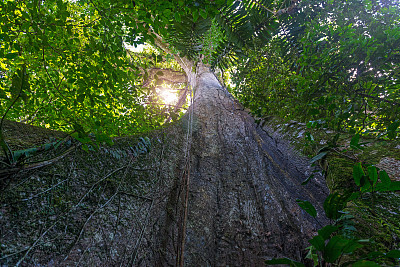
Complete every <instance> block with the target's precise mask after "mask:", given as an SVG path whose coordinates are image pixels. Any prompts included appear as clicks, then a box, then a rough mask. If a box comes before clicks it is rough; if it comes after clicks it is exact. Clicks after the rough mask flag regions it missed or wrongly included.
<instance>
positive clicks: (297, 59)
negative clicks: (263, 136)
mask: <svg viewBox="0 0 400 267" xmlns="http://www.w3.org/2000/svg"><path fill="white" fill-rule="evenodd" d="M373 2H374V3H373ZM302 5H303V7H302V10H301V12H300V13H298V14H294V15H293V16H292V17H291V18H289V19H288V20H287V21H285V22H284V23H283V24H282V26H281V27H280V28H279V30H278V32H277V34H276V35H275V36H274V38H272V39H271V41H270V42H269V43H268V44H267V45H266V46H257V45H255V49H249V50H248V52H249V55H250V56H249V57H248V58H246V59H243V61H242V62H241V63H240V64H238V65H237V69H236V72H235V74H234V75H233V81H234V83H235V84H237V85H238V86H237V87H236V88H235V89H233V92H234V93H235V95H236V96H237V97H238V99H239V100H240V101H242V102H243V103H244V104H245V105H246V106H247V107H249V108H250V109H251V110H252V111H253V113H254V114H255V115H256V116H258V117H262V116H271V115H277V116H280V117H283V118H287V119H293V120H298V121H302V122H306V123H308V125H309V126H310V127H312V128H316V127H317V128H320V127H326V128H330V129H335V130H337V131H349V132H351V133H360V134H363V135H367V134H368V135H373V136H382V135H386V137H387V138H390V139H394V138H395V137H396V135H397V132H396V130H397V128H398V126H399V125H400V117H399V114H400V80H399V77H400V69H399V66H400V18H399V15H398V14H399V12H400V6H399V3H396V2H387V1H382V3H376V2H375V1H326V2H318V3H316V2H313V1H303V2H302ZM260 55H262V56H260Z"/></svg>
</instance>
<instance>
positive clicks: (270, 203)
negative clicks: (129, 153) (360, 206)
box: [158, 65, 328, 266]
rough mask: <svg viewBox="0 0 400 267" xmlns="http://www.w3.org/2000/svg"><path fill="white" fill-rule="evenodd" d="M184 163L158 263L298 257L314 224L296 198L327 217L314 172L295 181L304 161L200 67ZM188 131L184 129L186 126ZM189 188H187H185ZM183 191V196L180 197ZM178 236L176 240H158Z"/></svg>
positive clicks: (250, 262) (257, 262)
mask: <svg viewBox="0 0 400 267" xmlns="http://www.w3.org/2000/svg"><path fill="white" fill-rule="evenodd" d="M195 84H196V87H195V96H194V102H193V104H192V106H191V107H190V109H189V110H188V112H187V114H186V118H184V120H186V121H188V123H189V124H191V125H192V133H191V135H192V138H191V142H190V144H191V149H190V161H189V162H188V164H187V166H186V167H185V168H186V169H187V171H186V172H184V173H185V175H184V176H183V178H182V181H181V186H180V188H183V189H182V192H181V193H180V194H174V195H173V198H174V199H175V200H176V199H178V201H175V202H174V203H176V207H175V210H176V216H175V217H176V218H178V219H177V220H176V225H175V226H174V227H170V226H169V227H168V229H166V228H164V230H163V231H164V232H162V233H161V235H160V236H162V238H164V242H162V243H163V244H164V248H162V249H161V250H163V251H168V247H170V248H172V247H174V248H176V249H175V250H173V249H169V251H176V254H175V255H174V253H170V254H168V253H165V254H164V256H163V257H161V258H160V259H159V261H160V262H159V263H158V264H160V265H166V264H171V265H185V266H261V265H263V262H264V260H265V259H270V258H274V257H282V256H285V257H290V258H294V259H297V260H301V259H302V258H303V256H304V253H305V251H304V248H305V247H306V246H307V240H308V239H309V238H311V237H312V235H313V234H314V233H315V231H316V229H317V228H318V227H319V225H316V221H315V220H314V219H313V218H311V216H309V215H308V214H306V213H305V212H304V211H302V210H301V209H300V208H299V206H298V205H297V203H296V199H302V200H309V201H310V202H312V203H313V204H314V205H315V206H316V208H317V210H318V212H319V216H318V220H319V221H320V223H321V224H324V223H326V220H325V218H324V217H323V216H321V215H320V214H322V213H323V212H322V202H323V200H324V198H325V197H326V195H327V193H328V190H327V188H326V187H325V184H324V182H323V181H322V180H321V179H322V177H319V178H318V179H317V180H314V182H312V183H310V184H309V185H307V186H301V182H302V181H303V180H304V179H305V178H306V176H305V173H306V172H307V171H309V168H310V167H309V166H308V161H307V159H304V158H301V157H300V156H298V155H295V154H294V152H293V151H290V149H289V148H288V145H287V144H283V145H282V143H279V142H277V140H272V139H271V138H270V137H268V135H267V134H266V133H265V132H264V131H263V130H262V129H261V128H259V127H257V125H256V124H255V123H254V120H253V118H252V117H251V116H250V115H249V114H248V113H247V112H245V111H244V110H243V108H242V107H241V106H240V105H239V104H238V103H237V102H236V101H234V99H233V97H232V96H231V95H230V94H229V93H228V92H227V90H226V89H224V88H223V87H222V86H221V85H220V83H219V82H218V80H217V79H216V77H215V75H214V74H213V73H212V72H211V71H210V70H209V69H208V68H207V67H206V66H204V65H199V66H198V68H197V72H196V82H195ZM188 128H189V129H190V127H188ZM187 190H188V191H187ZM186 196H187V197H186ZM167 236H177V239H176V240H175V241H173V240H168V241H167V240H165V238H166V237H167Z"/></svg>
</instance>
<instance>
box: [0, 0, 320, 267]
mask: <svg viewBox="0 0 400 267" xmlns="http://www.w3.org/2000/svg"><path fill="white" fill-rule="evenodd" d="M296 4H297V1H281V2H279V1H227V2H225V1H209V2H207V1H198V2H191V1H186V2H185V1H162V2H160V1H99V2H96V1H92V0H89V1H77V2H63V1H60V0H59V1H46V2H41V1H31V2H29V1H26V2H15V1H7V2H4V3H3V4H2V5H3V6H2V9H1V10H2V16H3V18H4V21H5V22H4V23H3V25H2V32H1V33H3V35H2V38H3V39H4V40H5V45H4V46H2V47H1V49H2V50H1V53H2V55H4V58H3V60H2V61H1V63H2V68H3V69H2V70H1V71H2V75H3V76H4V77H5V79H4V80H3V83H2V85H1V86H2V89H3V90H4V91H5V94H3V98H4V99H5V100H6V101H4V103H3V106H2V108H3V114H4V116H3V119H2V123H3V120H4V118H5V116H6V115H7V116H8V117H13V118H21V117H23V118H24V119H30V117H31V116H35V117H36V118H40V119H41V120H46V121H48V123H51V126H52V127H53V128H57V129H63V130H69V131H74V132H75V138H76V139H77V140H79V141H81V142H82V143H84V144H85V145H86V146H85V147H84V148H85V149H86V150H89V149H91V147H92V146H91V145H92V143H91V142H92V139H93V138H94V137H95V139H96V140H97V141H98V142H99V143H101V142H103V141H110V139H109V138H108V137H107V136H108V135H111V136H115V135H119V134H120V132H122V133H124V134H127V133H130V132H131V129H132V124H133V127H134V128H135V131H136V132H145V131H147V130H149V129H154V128H155V127H156V126H157V123H158V124H160V123H161V122H163V121H164V120H165V116H160V114H157V113H156V112H152V111H149V110H147V109H145V108H144V106H143V105H142V104H141V103H142V100H143V99H144V98H145V97H146V96H145V95H144V94H143V93H142V92H141V89H140V87H139V86H138V84H139V83H140V81H141V79H139V78H138V76H146V75H147V76H148V73H149V72H146V71H144V72H143V69H145V68H146V63H144V64H143V62H142V61H145V62H146V60H145V59H143V58H140V57H136V56H135V55H132V54H126V53H125V49H124V42H127V43H130V44H131V45H137V44H141V43H143V42H145V41H146V42H152V43H154V44H156V45H157V46H158V47H159V48H161V49H163V50H164V51H166V52H168V53H172V54H173V56H174V58H175V60H176V61H177V62H178V63H179V64H180V66H181V68H182V69H183V70H184V72H185V73H186V76H187V79H188V83H189V84H190V85H191V88H192V89H193V90H194V95H193V102H192V105H191V106H190V108H189V109H188V111H187V114H186V115H185V116H184V117H183V118H182V121H183V123H186V125H187V126H186V132H185V133H183V134H184V135H185V136H186V139H184V140H185V142H184V145H185V146H184V148H185V149H184V150H183V155H182V156H181V157H177V158H178V160H177V161H178V162H179V163H178V164H175V163H174V162H173V161H171V163H170V167H171V168H176V169H178V171H177V172H178V173H180V175H177V177H175V179H170V180H171V181H170V182H169V185H168V190H166V191H164V192H163V193H164V194H165V196H166V197H167V200H166V201H160V203H161V204H159V208H158V209H152V206H153V203H154V202H153V201H154V200H152V202H151V206H150V209H149V213H148V214H151V216H150V219H148V220H150V221H151V222H152V225H153V227H154V230H155V232H156V234H155V236H152V235H151V233H149V230H146V228H142V229H143V230H142V233H141V234H140V238H141V237H142V236H143V235H145V236H147V237H148V240H151V241H152V242H154V243H153V244H152V245H147V246H145V248H144V252H140V254H139V252H138V249H139V248H138V247H136V246H135V249H134V254H132V257H131V258H130V259H129V260H128V262H129V263H132V264H134V263H135V260H136V259H137V257H140V261H141V262H142V264H144V265H154V264H159V265H168V264H169V265H174V264H175V265H180V266H182V265H183V264H184V263H185V264H187V265H190V266H191V265H238V264H243V263H246V264H249V265H260V264H262V263H263V261H264V260H265V259H266V258H272V257H276V256H288V257H292V258H296V259H297V260H301V258H302V257H301V255H302V254H304V252H303V251H302V249H303V248H304V247H305V246H306V240H307V239H309V238H311V236H312V235H313V233H314V232H315V229H316V227H317V225H316V223H317V222H316V221H314V218H315V217H316V216H317V211H318V214H319V215H318V218H319V223H321V224H322V225H323V224H325V223H326V219H325V218H324V217H323V216H322V211H323V207H322V202H323V199H324V197H325V196H326V195H327V189H326V187H325V186H323V185H322V182H321V181H320V179H321V178H319V179H315V180H313V181H312V183H310V184H309V185H308V186H307V187H305V188H301V187H300V184H301V183H302V181H303V180H304V179H305V178H306V177H305V173H306V172H308V171H309V167H308V164H307V161H306V160H304V159H301V158H299V157H296V156H295V155H294V152H291V151H290V149H289V148H288V147H287V144H286V143H284V142H279V140H276V139H273V138H272V137H270V136H268V133H267V132H265V131H263V129H262V128H260V127H257V125H256V124H255V123H254V122H253V119H252V118H251V117H250V116H249V115H248V114H247V113H246V112H245V111H244V110H243V109H242V107H241V105H240V104H238V103H237V102H235V101H234V100H233V98H232V96H231V95H230V94H229V93H228V91H227V90H226V89H225V88H224V87H222V86H221V84H220V82H219V81H218V79H217V78H216V76H215V75H214V74H213V72H212V71H211V69H210V67H217V66H219V67H220V68H227V67H228V66H231V65H232V63H234V62H235V60H236V59H238V58H239V57H240V56H243V53H244V52H246V50H248V49H249V48H250V47H251V46H263V45H264V44H265V43H268V42H269V40H270V39H271V38H272V36H273V35H274V34H273V32H274V31H275V30H276V29H277V27H278V25H279V24H278V22H279V21H278V18H279V17H280V16H282V15H287V13H290V12H294V11H295V10H296ZM211 18H213V19H211ZM6 29H7V30H9V31H10V33H9V34H7V35H5V34H4V33H5V32H6ZM153 55H154V56H153V61H156V62H157V61H159V57H158V55H156V54H153ZM138 62H141V63H139V64H138ZM135 63H136V64H135ZM207 64H209V65H207ZM141 69H142V70H141ZM135 75H136V76H137V77H135ZM156 75H157V76H158V75H160V76H162V74H156ZM150 76H154V75H153V74H150ZM145 80H146V79H145ZM48 87H51V88H52V90H49V89H48ZM31 88H35V90H36V91H33V90H32V89H31ZM185 92H189V90H186V91H185ZM43 103H46V104H47V105H49V104H50V103H51V104H52V109H51V111H49V110H48V109H47V108H46V107H45V105H43ZM26 108H28V112H27V113H24V115H23V116H22V115H21V111H22V110H23V109H25V110H27V109H26ZM53 110H55V112H54V111H53ZM46 111H47V112H46ZM148 116H153V118H152V119H151V120H149V119H148ZM0 128H1V127H0ZM0 130H1V129H0ZM0 141H1V142H2V147H3V149H4V151H5V155H6V157H7V160H8V162H7V164H9V165H11V166H12V167H15V166H16V165H18V164H19V163H20V162H19V161H18V159H17V160H16V159H15V153H14V152H13V151H12V150H11V149H10V148H9V147H8V145H7V142H6V140H5V138H4V137H2V138H1V140H0ZM89 143H90V144H89ZM147 144H148V142H147V141H146V140H145V139H143V141H141V142H139V144H138V146H137V147H136V148H132V149H131V150H133V151H134V152H135V153H134V156H135V157H137V156H138V155H139V154H140V153H142V152H143V151H147V148H146V145H147ZM143 153H144V152H143ZM287 155H290V157H294V158H296V159H298V161H297V162H296V166H295V165H294V164H293V163H292V162H291V161H289V159H288V156H287ZM174 164H175V165H174ZM121 168H122V167H121ZM105 177H107V176H105ZM167 178H168V177H167ZM104 180H105V179H101V180H100V181H101V182H102V181H104ZM96 184H97V183H95V184H94V185H96ZM119 188H120V184H119V185H118V186H116V189H115V194H113V195H112V196H111V197H110V199H109V200H108V201H106V202H105V204H104V205H106V204H108V203H109V202H110V201H112V200H113V198H114V196H115V195H117V193H118V192H119V190H120V189H119ZM299 188H301V189H299ZM296 199H302V200H308V201H310V202H312V203H314V205H315V206H316V207H317V208H316V209H314V210H312V209H311V211H310V210H308V211H307V213H305V212H303V211H302V210H301V209H300V207H299V205H298V204H297V203H296ZM308 201H304V202H301V203H303V204H302V205H303V206H304V205H306V204H304V203H309V202H308ZM79 203H80V201H79ZM99 203H100V202H99ZM104 205H101V206H100V207H101V208H103V207H104ZM306 206H307V205H306ZM74 207H75V206H74ZM96 211H97V209H96V210H95V211H94V212H93V213H91V214H90V216H89V217H88V220H87V221H89V220H90V218H91V217H92V215H93V214H94V213H95V212H96ZM160 211H161V212H160ZM157 212H160V213H159V214H158V213H157ZM313 217H314V218H313ZM146 220H147V219H146ZM87 221H86V222H87ZM86 222H85V224H84V225H83V228H84V227H85V225H86ZM54 225H56V223H54ZM51 227H53V226H51ZM83 228H82V230H81V231H80V232H79V235H78V237H77V239H76V242H75V243H73V244H72V248H71V250H72V249H73V248H74V246H75V245H76V243H77V242H78V241H79V238H80V236H81V234H82V231H83ZM50 229H51V228H49V230H50ZM47 232H48V230H46V231H45V232H44V233H43V234H41V235H40V238H39V239H38V240H40V239H41V238H43V235H44V234H46V233H47ZM132 232H133V230H132ZM37 242H38V241H35V243H34V244H33V245H32V246H31V247H30V248H29V249H28V250H27V252H26V253H25V254H24V256H23V257H22V258H20V259H19V260H18V262H17V264H19V263H21V262H22V261H23V260H25V258H26V256H27V255H28V253H29V252H30V251H31V249H32V248H33V247H34V246H35V245H36V244H37ZM138 244H139V243H138ZM71 250H70V251H69V253H68V255H67V258H68V257H69V256H70V254H71ZM124 255H125V252H124ZM133 255H134V256H133ZM138 255H139V256H138ZM107 259H108V258H107ZM124 261H125V258H123V259H121V261H120V263H121V264H124ZM57 262H61V261H60V259H57Z"/></svg>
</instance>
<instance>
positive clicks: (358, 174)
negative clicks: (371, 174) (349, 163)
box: [353, 162, 365, 186]
mask: <svg viewBox="0 0 400 267" xmlns="http://www.w3.org/2000/svg"><path fill="white" fill-rule="evenodd" d="M364 175H365V173H364V170H363V168H362V166H361V162H358V163H356V164H355V165H354V166H353V178H354V182H355V183H356V185H358V186H360V182H361V178H362V177H363V176H364Z"/></svg>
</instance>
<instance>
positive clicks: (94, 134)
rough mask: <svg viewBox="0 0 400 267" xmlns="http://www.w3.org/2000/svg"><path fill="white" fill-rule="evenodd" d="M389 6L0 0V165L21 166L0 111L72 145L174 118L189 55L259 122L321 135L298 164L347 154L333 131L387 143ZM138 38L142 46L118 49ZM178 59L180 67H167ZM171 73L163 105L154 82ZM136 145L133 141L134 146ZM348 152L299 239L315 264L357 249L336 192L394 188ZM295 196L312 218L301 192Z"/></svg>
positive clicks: (394, 118) (392, 12)
mask: <svg viewBox="0 0 400 267" xmlns="http://www.w3.org/2000/svg"><path fill="white" fill-rule="evenodd" d="M399 14H400V3H399V2H398V1H395V0H380V1H372V0H340V1H333V0H327V1H315V0H303V1H298V0H279V1H273V0H210V1H207V0H196V1H191V0H165V1H156V0H46V1H42V0H24V1H17V0H4V1H1V2H0V41H1V43H0V77H1V80H0V115H1V121H0V145H1V147H2V149H3V151H4V153H5V156H6V161H7V162H1V164H2V166H7V167H14V166H16V165H18V164H20V165H22V164H24V163H21V162H18V158H19V157H21V155H22V154H21V152H19V154H18V153H15V152H13V151H11V149H10V147H9V146H8V144H7V140H6V139H5V138H4V136H3V133H2V128H3V123H4V121H5V120H13V121H20V122H24V123H28V124H32V125H36V126H44V127H47V128H50V129H53V130H61V131H65V132H68V133H70V134H71V135H72V136H73V137H74V138H75V139H77V140H78V141H80V142H81V143H83V144H89V143H91V144H93V143H94V144H96V142H97V143H104V142H105V143H109V144H111V143H112V138H111V137H115V136H126V135H133V134H137V133H145V132H149V131H151V130H154V129H157V128H158V127H160V126H162V125H167V124H168V123H169V122H171V121H176V120H177V119H178V118H179V116H180V115H182V114H183V112H182V107H183V106H184V107H186V106H187V104H186V106H185V105H184V102H185V99H186V94H188V93H189V92H190V90H189V85H188V84H187V80H186V78H185V76H184V75H183V74H182V73H183V72H186V74H189V73H188V72H191V73H193V72H195V71H196V68H195V65H196V64H197V63H199V62H201V63H202V64H206V65H207V66H208V67H210V68H211V69H213V70H219V72H220V73H222V75H221V78H222V79H224V82H225V84H227V87H228V90H229V91H230V92H231V93H232V94H233V95H234V96H235V97H236V98H237V99H238V100H239V102H241V103H242V104H243V105H244V106H245V107H247V108H248V109H249V110H250V111H251V112H252V114H253V115H254V117H255V118H256V121H258V122H259V123H261V122H262V121H264V122H265V121H266V120H267V119H268V118H269V117H271V116H276V117H279V118H282V119H284V120H286V121H289V120H292V121H297V122H302V123H304V125H305V127H306V128H307V132H306V133H305V138H306V141H307V142H306V144H308V143H309V142H310V143H314V144H315V143H316V141H315V138H314V136H313V135H312V133H311V131H312V130H316V129H319V130H322V131H326V132H328V131H329V132H333V133H334V134H332V135H330V136H329V138H330V140H326V145H325V146H323V147H321V146H319V145H320V144H319V143H318V144H317V145H316V146H317V148H318V152H317V155H316V156H315V157H314V158H312V159H311V162H312V163H314V162H317V161H319V160H321V159H323V158H325V157H326V155H327V154H328V152H329V151H331V150H335V151H336V152H337V153H340V154H341V155H342V156H343V155H344V156H347V157H349V156H348V155H345V154H344V153H346V151H344V150H341V151H338V150H337V147H338V143H337V141H338V139H339V135H343V134H346V135H347V138H348V139H349V140H347V141H349V142H348V143H349V147H350V149H353V150H354V151H356V152H357V151H358V150H361V149H362V148H363V147H362V146H363V144H365V143H361V142H362V141H361V139H360V138H361V137H366V138H371V139H374V140H378V139H379V140H385V141H388V140H389V141H393V140H394V141H398V140H399V137H398V133H399V126H400V116H399V114H400V80H399V79H400V16H399ZM143 45H146V48H145V49H144V50H143V51H142V52H134V51H131V50H130V49H129V47H135V48H136V47H138V46H143ZM183 59H184V60H185V61H186V62H191V63H193V64H192V65H191V67H193V68H189V69H188V68H186V69H185V68H184V66H182V65H180V63H183V62H184V61H183ZM171 77H172V78H171ZM171 80H174V81H172V82H175V85H173V86H172V87H174V89H175V91H176V92H175V91H174V92H175V96H179V100H177V101H176V102H174V104H169V103H168V102H167V101H166V100H165V99H163V98H162V96H161V95H160V92H159V91H157V90H158V86H160V85H161V84H162V83H163V82H171ZM149 143H150V141H149V140H148V139H143V138H142V143H139V144H142V145H141V148H137V149H136V150H135V151H136V152H135V153H136V155H138V154H140V153H142V152H143V153H145V152H147V150H148V148H147V146H148V145H149ZM138 147H139V146H138ZM83 148H84V149H86V150H87V149H88V146H85V145H84V146H83ZM346 149H347V148H346ZM35 151H38V149H36V150H35ZM17 152H18V151H17ZM356 152H355V153H354V154H356ZM24 153H25V152H24ZM17 155H18V157H17ZM350 159H351V160H353V161H355V162H353V165H354V166H352V170H353V173H352V175H353V178H354V183H355V184H354V188H355V189H354V188H353V189H352V190H353V191H352V192H351V194H349V196H347V195H346V194H339V193H337V192H334V193H332V194H331V195H330V196H329V197H328V199H327V200H326V201H325V203H324V209H325V212H326V214H327V217H328V218H329V219H331V220H332V221H335V225H328V226H327V227H324V228H322V229H320V231H319V232H318V235H317V236H316V237H315V238H313V239H311V240H310V243H311V244H312V246H311V247H310V248H309V249H310V250H309V251H310V253H309V256H308V257H309V258H310V259H312V260H314V262H317V264H318V260H319V259H318V255H317V252H316V251H319V252H321V253H320V254H319V255H323V256H324V257H325V260H326V261H327V262H330V263H334V262H340V258H339V257H341V255H343V254H351V253H353V252H355V251H356V250H357V249H358V248H361V246H362V245H361V243H362V242H361V241H360V240H358V239H356V238H355V237H349V236H350V235H347V233H346V232H345V231H347V230H349V229H351V227H352V226H348V225H344V224H345V222H348V221H350V220H349V219H348V218H347V219H346V218H344V219H343V217H342V213H341V212H342V209H343V208H344V207H345V206H346V204H347V202H348V201H351V200H355V199H359V198H361V197H362V194H364V193H372V195H373V194H374V193H375V192H376V191H382V192H386V191H396V190H398V189H399V182H398V181H397V182H395V181H393V182H392V181H391V180H390V178H389V177H388V174H387V173H386V172H385V171H384V170H379V169H378V168H377V167H375V166H373V165H371V164H365V162H361V160H359V159H358V158H350ZM310 177H312V176H310ZM309 179H310V178H308V179H307V180H306V181H305V182H304V183H307V182H308V181H309ZM353 193H354V194H353ZM298 203H299V206H300V207H302V208H303V209H304V210H305V212H307V213H308V214H310V216H311V217H315V215H316V210H315V208H314V207H313V206H312V205H311V204H310V203H309V202H307V201H303V200H299V201H298ZM342 219H343V220H342ZM340 220H342V221H340ZM336 223H337V224H336ZM339 226H340V227H339ZM346 227H347V228H346ZM339 228H340V229H339ZM353 228H354V227H353ZM339 230H340V231H342V232H341V234H335V235H334V234H333V233H338V232H339ZM363 242H364V241H363ZM398 253H399V251H398V250H393V251H390V252H388V253H386V252H385V253H383V252H379V253H378V254H368V255H367V256H365V257H364V258H362V259H361V261H360V264H363V263H365V262H364V261H366V262H367V261H368V262H370V265H367V266H376V265H373V264H375V263H371V262H372V261H370V260H372V258H373V257H378V258H380V259H384V260H388V259H389V260H388V261H390V262H394V261H395V260H396V259H398V258H399V254H398ZM384 260H383V261H384ZM270 263H271V264H273V263H275V264H291V265H294V266H301V265H296V264H298V263H295V262H292V261H290V260H288V259H280V260H275V261H274V260H273V261H271V262H270ZM355 266H356V265H355ZM359 266H362V265H359Z"/></svg>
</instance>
